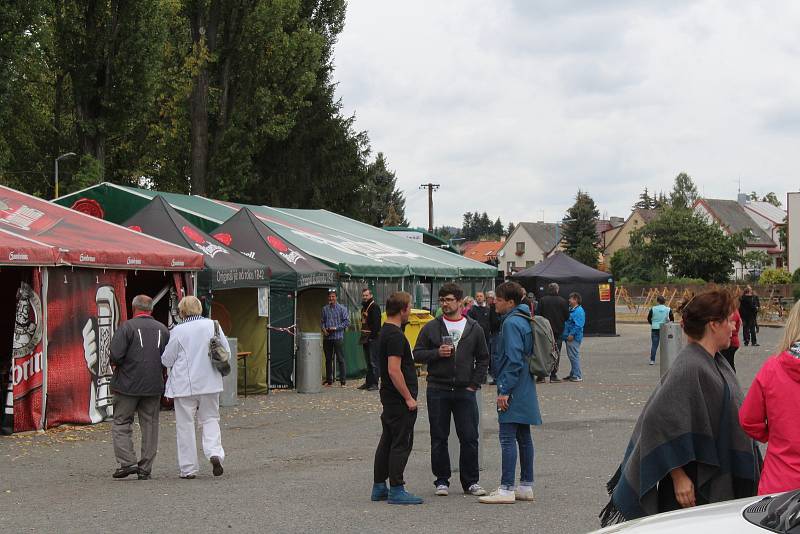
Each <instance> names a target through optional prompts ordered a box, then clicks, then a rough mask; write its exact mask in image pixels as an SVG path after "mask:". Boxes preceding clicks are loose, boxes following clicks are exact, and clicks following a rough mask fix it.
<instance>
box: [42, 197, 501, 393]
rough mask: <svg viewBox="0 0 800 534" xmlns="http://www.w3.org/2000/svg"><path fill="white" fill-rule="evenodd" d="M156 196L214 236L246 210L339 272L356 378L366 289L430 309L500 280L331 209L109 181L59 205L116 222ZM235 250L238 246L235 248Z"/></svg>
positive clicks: (310, 312)
mask: <svg viewBox="0 0 800 534" xmlns="http://www.w3.org/2000/svg"><path fill="white" fill-rule="evenodd" d="M156 195H162V196H163V197H164V199H165V200H166V201H167V202H168V203H169V204H170V205H171V206H172V207H174V208H175V209H176V210H177V211H178V212H180V213H181V214H182V215H183V216H185V217H186V218H187V219H188V220H189V221H191V222H193V223H195V224H197V226H198V227H199V228H201V229H204V230H206V231H207V232H208V233H212V234H213V233H215V232H216V230H215V229H216V228H217V227H218V226H219V225H220V224H222V223H223V222H225V221H226V220H227V219H229V218H230V217H232V216H234V215H235V214H236V213H237V212H238V211H239V210H240V209H241V208H243V207H247V208H249V209H250V210H251V211H252V213H253V215H255V216H256V217H257V218H258V220H259V221H260V222H261V223H262V224H263V225H265V226H266V227H267V228H268V229H269V230H271V231H272V232H274V234H275V235H276V236H277V237H279V238H280V239H281V240H282V241H283V242H284V243H287V244H288V243H290V244H292V245H293V246H294V247H296V248H297V251H298V253H300V254H302V255H304V256H306V257H314V258H316V259H317V260H319V261H320V262H322V263H324V264H326V265H328V266H330V267H332V268H333V269H335V271H336V272H337V273H338V275H339V276H338V281H337V283H336V287H338V288H339V294H340V298H339V301H340V302H341V303H343V304H345V305H346V306H347V307H348V309H349V311H350V317H351V328H350V330H349V331H348V332H346V334H345V357H346V365H347V371H348V376H351V377H352V376H358V375H360V374H363V372H364V370H365V364H364V358H363V354H362V350H361V346H360V345H359V344H358V339H359V329H360V322H361V314H360V307H361V290H362V289H363V288H364V287H370V288H371V289H372V291H373V293H374V295H375V299H376V302H378V303H379V304H381V305H382V306H381V307H383V303H385V301H386V298H387V297H388V296H389V294H390V293H391V292H392V291H395V290H405V291H408V292H409V293H411V295H412V297H413V298H414V306H415V307H418V308H423V307H424V308H429V309H430V308H433V307H434V306H435V305H436V298H437V291H438V288H439V286H440V285H441V284H442V283H444V282H447V281H457V282H458V283H460V284H462V285H463V286H464V289H465V293H466V294H474V293H475V292H476V291H481V290H483V291H485V290H489V289H492V287H493V286H494V281H495V277H496V275H497V269H496V268H495V267H492V266H490V265H485V264H482V263H479V262H476V261H473V260H470V259H467V258H464V257H463V256H460V255H458V254H454V253H451V252H448V251H446V250H442V249H440V248H437V247H432V246H430V245H425V244H423V243H418V242H415V241H412V240H410V239H407V238H405V237H403V236H401V235H397V234H395V233H392V232H387V231H384V230H381V229H380V228H375V227H374V226H371V225H368V224H364V223H361V222H359V221H355V220H353V219H350V218H347V217H344V216H341V215H337V214H335V213H331V212H328V211H326V210H304V209H278V208H269V207H265V206H250V205H248V206H245V205H243V204H236V203H232V202H222V201H215V200H210V199H207V198H204V197H198V196H189V195H180V194H175V193H159V192H158V191H152V190H146V189H137V188H133V187H125V186H118V185H113V184H105V183H104V184H98V185H96V186H93V187H90V188H87V189H85V190H83V191H79V192H77V193H73V194H71V195H67V196H65V197H61V198H59V199H57V200H56V202H59V203H61V204H63V205H65V206H71V207H74V208H75V209H79V210H84V211H93V212H95V213H96V214H98V215H100V216H103V217H105V218H107V219H109V220H115V219H116V220H118V217H119V213H120V212H122V213H124V212H125V211H126V210H129V209H130V208H129V206H130V205H133V204H136V205H139V204H143V203H146V202H147V201H148V200H149V199H152V198H153V197H155V196H156ZM119 222H121V221H119ZM232 246H234V248H236V246H235V244H233V243H232ZM240 250H242V249H240ZM305 293H308V294H309V295H308V297H304V298H303V299H301V302H298V306H297V317H296V320H295V323H296V324H297V331H298V333H299V332H319V328H320V324H319V322H320V312H321V308H322V306H324V305H325V295H324V292H315V291H311V292H305ZM273 300H274V299H273ZM270 308H272V303H271V304H270ZM271 355H272V357H273V358H275V357H276V356H277V355H276V354H275V352H274V351H273V352H272V354H271ZM293 356H294V355H293V354H292V357H293ZM276 378H277V377H273V385H279V384H275V380H276ZM286 386H291V384H287V385H286Z"/></svg>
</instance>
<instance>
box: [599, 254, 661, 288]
mask: <svg viewBox="0 0 800 534" xmlns="http://www.w3.org/2000/svg"><path fill="white" fill-rule="evenodd" d="M610 268H611V274H613V275H614V279H615V280H617V281H620V282H625V283H653V282H663V281H665V280H666V277H667V271H666V267H665V266H664V264H663V262H662V263H661V264H659V262H657V261H653V259H652V258H651V257H649V256H647V255H646V254H645V252H644V251H643V250H642V247H641V246H630V247H628V248H623V249H620V250H618V251H616V252H615V253H614V255H613V256H611V262H610Z"/></svg>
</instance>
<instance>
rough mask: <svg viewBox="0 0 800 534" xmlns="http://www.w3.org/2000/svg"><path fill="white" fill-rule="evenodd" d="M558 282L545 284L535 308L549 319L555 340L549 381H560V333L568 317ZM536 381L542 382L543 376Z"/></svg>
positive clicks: (566, 304) (565, 302)
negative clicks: (556, 356)
mask: <svg viewBox="0 0 800 534" xmlns="http://www.w3.org/2000/svg"><path fill="white" fill-rule="evenodd" d="M558 290H559V287H558V284H556V283H555V282H553V283H552V284H550V285H548V286H547V294H546V295H545V296H543V297H542V298H541V299H540V300H539V307H538V308H537V310H536V313H537V314H538V315H541V316H542V317H544V318H545V319H547V320H548V321H550V328H552V329H553V336H554V337H555V340H556V346H557V347H558V359H557V360H556V365H555V367H553V372H552V373H550V383H551V384H552V383H553V382H561V379H560V378H558V374H557V373H558V363H559V361H560V360H561V345H562V343H563V340H562V339H561V334H563V333H564V323H566V322H567V319H569V303H568V302H567V299H565V298H564V297H562V296H561V295H559V294H558ZM536 381H537V382H544V381H545V379H544V378H537V379H536Z"/></svg>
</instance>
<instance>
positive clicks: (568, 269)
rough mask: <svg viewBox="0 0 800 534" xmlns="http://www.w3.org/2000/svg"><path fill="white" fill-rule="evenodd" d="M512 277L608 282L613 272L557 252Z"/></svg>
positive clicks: (557, 280) (558, 280)
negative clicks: (593, 266)
mask: <svg viewBox="0 0 800 534" xmlns="http://www.w3.org/2000/svg"><path fill="white" fill-rule="evenodd" d="M511 277H512V278H547V279H548V280H553V281H556V282H579V281H580V282H598V283H601V282H608V281H610V280H611V278H612V277H611V274H609V273H604V272H603V271H598V270H597V269H593V268H591V267H589V266H588V265H584V264H583V263H581V262H579V261H578V260H574V259H572V258H570V257H569V256H567V255H566V254H563V253H561V252H556V253H555V254H553V255H552V256H550V257H549V258H547V259H546V260H544V261H542V262H540V263H537V264H536V265H534V266H533V267H529V268H527V269H525V270H523V271H519V272H517V273H514V274H513V275H511Z"/></svg>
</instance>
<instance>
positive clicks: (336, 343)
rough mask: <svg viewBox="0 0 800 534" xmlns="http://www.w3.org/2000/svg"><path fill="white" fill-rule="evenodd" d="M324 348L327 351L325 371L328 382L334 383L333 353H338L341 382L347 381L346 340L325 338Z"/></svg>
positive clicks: (337, 361)
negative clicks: (345, 363) (345, 365)
mask: <svg viewBox="0 0 800 534" xmlns="http://www.w3.org/2000/svg"><path fill="white" fill-rule="evenodd" d="M322 350H323V351H325V367H326V369H325V372H326V375H325V376H326V377H327V378H326V382H328V384H333V355H334V353H335V354H336V363H337V364H338V366H339V382H341V383H342V384H344V382H345V376H347V375H345V368H344V340H342V339H323V340H322Z"/></svg>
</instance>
